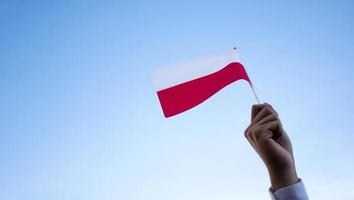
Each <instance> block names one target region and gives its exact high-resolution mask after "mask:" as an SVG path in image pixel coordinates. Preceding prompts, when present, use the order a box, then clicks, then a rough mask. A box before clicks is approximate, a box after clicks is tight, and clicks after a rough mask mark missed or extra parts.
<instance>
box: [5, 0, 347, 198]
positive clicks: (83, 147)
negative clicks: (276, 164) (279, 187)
mask: <svg viewBox="0 0 354 200" xmlns="http://www.w3.org/2000/svg"><path fill="white" fill-rule="evenodd" d="M353 9H354V1H350V0H348V1H345V0H343V1H307V0H306V1H235V0H233V1H223V0H219V1H216V0H215V1H184V0H180V1H147V0H145V1H134V0H131V1H106V0H101V1H72V0H70V1H69V0H64V1H39V0H38V1H22V0H14V1H6V0H1V1H0V95H1V96H0V199H4V200H5V199H6V200H23V199H28V200H32V199H33V200H48V199H50V200H56V199H57V200H63V199H75V200H81V199H82V200H102V199H104V200H111V199H112V200H113V199H114V200H117V199H118V200H198V199H201V200H212V199H218V200H221V199H222V200H234V199H251V200H254V199H268V198H269V196H268V191H267V189H268V187H269V186H270V183H269V180H268V177H267V172H266V169H265V167H264V166H263V163H262V162H261V160H260V159H259V158H258V156H257V155H256V153H255V152H254V151H253V149H252V148H251V147H250V145H249V144H248V142H247V141H246V139H245V138H244V136H243V130H244V129H245V128H246V127H247V125H248V123H249V120H250V119H249V118H250V108H251V105H252V104H253V103H255V100H254V98H253V96H252V93H251V90H250V88H249V87H248V85H247V84H246V82H244V81H241V82H237V83H236V84H233V85H230V86H228V87H227V88H225V89H224V90H222V91H221V92H219V93H218V94H217V95H215V96H213V97H212V98H211V99H209V100H208V101H207V102H205V103H204V104H202V105H200V106H199V107H197V108H195V109H193V110H191V111H189V112H186V113H183V114H181V115H178V116H176V117H173V118H170V119H165V118H163V115H162V111H161V108H160V106H159V103H158V99H157V96H156V94H155V89H154V86H153V84H152V81H151V74H152V72H153V70H154V69H156V68H161V67H164V66H168V65H171V64H176V63H180V62H183V61H188V60H190V59H194V58H199V57H203V56H204V55H210V54H214V53H218V52H221V51H225V50H227V49H230V48H232V47H233V46H237V47H238V48H239V54H240V56H241V58H242V60H243V62H244V65H245V66H246V67H247V70H248V73H249V75H250V77H251V79H252V80H253V82H254V84H255V87H256V90H257V92H258V94H259V97H260V99H261V101H263V102H268V103H271V104H272V105H273V106H274V107H275V108H276V109H277V110H278V112H279V113H280V116H281V119H282V121H283V124H284V127H285V128H286V130H287V132H288V134H289V135H290V137H291V139H292V142H293V146H294V151H295V156H296V164H297V170H298V175H299V176H300V177H301V178H302V179H303V180H304V182H305V184H306V187H307V190H308V193H309V195H310V197H312V199H339V200H351V199H354V190H353V188H354V173H353V169H354V145H353V141H354V123H353V119H354V104H353V102H354V90H353V85H354V78H353V76H354V64H353V61H352V59H353V57H354V37H353V36H354V12H353Z"/></svg>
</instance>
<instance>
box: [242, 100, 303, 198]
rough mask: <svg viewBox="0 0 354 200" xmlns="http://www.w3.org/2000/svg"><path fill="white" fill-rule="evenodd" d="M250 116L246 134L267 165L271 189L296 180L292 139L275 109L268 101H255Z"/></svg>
mask: <svg viewBox="0 0 354 200" xmlns="http://www.w3.org/2000/svg"><path fill="white" fill-rule="evenodd" d="M251 117H252V118H251V124H250V125H249V127H248V128H247V129H246V131H245V137H246V138H247V139H248V141H249V142H250V144H251V145H252V147H253V148H254V150H255V151H256V152H257V153H258V155H259V156H260V157H261V158H262V160H263V162H264V164H265V165H266V167H267V169H268V172H269V176H270V180H271V184H272V190H273V191H275V190H277V189H279V188H281V187H285V186H288V185H292V184H295V183H296V182H298V180H299V179H298V177H297V174H296V169H295V162H294V156H293V150H292V146H291V142H290V139H289V137H288V135H287V134H286V132H285V130H284V129H283V127H282V124H281V122H280V120H279V116H278V113H277V112H276V111H275V110H274V109H273V108H272V106H271V105H269V104H258V105H253V107H252V116H251Z"/></svg>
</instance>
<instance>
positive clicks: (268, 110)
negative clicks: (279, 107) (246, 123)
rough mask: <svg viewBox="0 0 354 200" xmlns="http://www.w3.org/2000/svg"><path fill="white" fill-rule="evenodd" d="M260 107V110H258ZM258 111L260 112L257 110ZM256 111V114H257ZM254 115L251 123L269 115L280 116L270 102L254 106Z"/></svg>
mask: <svg viewBox="0 0 354 200" xmlns="http://www.w3.org/2000/svg"><path fill="white" fill-rule="evenodd" d="M259 109H260V111H258V110H259ZM257 111H258V112H257ZM255 113H256V114H255ZM253 114H255V115H254V117H252V119H251V124H254V123H257V122H259V121H260V120H262V119H263V118H265V117H267V116H268V115H275V116H276V117H278V113H277V112H276V111H275V110H274V109H273V107H272V106H271V105H269V104H259V105H256V106H254V107H253V108H252V115H253Z"/></svg>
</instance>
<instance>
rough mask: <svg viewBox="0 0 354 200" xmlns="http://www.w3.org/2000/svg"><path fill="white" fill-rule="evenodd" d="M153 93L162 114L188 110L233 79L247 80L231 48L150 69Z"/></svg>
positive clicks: (233, 80)
mask: <svg viewBox="0 0 354 200" xmlns="http://www.w3.org/2000/svg"><path fill="white" fill-rule="evenodd" d="M153 79H154V81H155V84H156V86H157V95H158V98H159V100H160V104H161V107H162V110H163V113H164V116H165V117H171V116H174V115H177V114H179V113H182V112H184V111H186V110H189V109H191V108H193V107H195V106H197V105H199V104H200V103H202V102H203V101H205V100H207V99H208V98H209V97H211V96H212V95H214V94H215V93H217V92H218V91H220V90H221V89H222V88H224V87H225V86H227V85H229V84H231V83H233V82H235V81H237V80H246V81H248V82H249V84H250V85H251V81H250V79H249V77H248V75H247V73H246V70H245V68H244V66H243V65H242V64H241V62H240V61H239V58H238V56H237V54H236V53H235V52H234V51H230V52H227V53H224V54H222V55H219V56H213V57H209V58H205V59H201V60H198V61H193V62H189V63H186V64H181V65H175V66H171V67H168V68H165V69H161V70H158V71H156V72H155V73H154V78H153Z"/></svg>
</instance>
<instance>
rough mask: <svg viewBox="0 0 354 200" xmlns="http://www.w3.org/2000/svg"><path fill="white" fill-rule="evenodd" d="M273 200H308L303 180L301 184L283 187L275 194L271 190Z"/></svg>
mask: <svg viewBox="0 0 354 200" xmlns="http://www.w3.org/2000/svg"><path fill="white" fill-rule="evenodd" d="M269 193H270V196H271V198H272V200H308V199H309V198H308V196H307V193H306V189H305V185H304V183H303V181H301V179H299V182H297V183H295V184H293V185H289V186H286V187H282V188H280V189H278V190H276V191H275V192H274V193H273V192H272V191H271V190H270V189H269Z"/></svg>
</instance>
